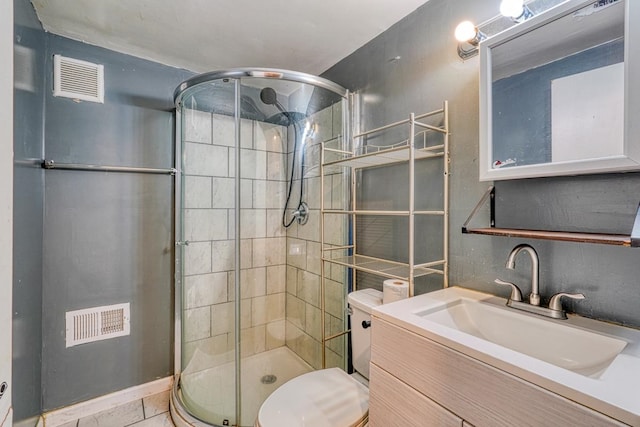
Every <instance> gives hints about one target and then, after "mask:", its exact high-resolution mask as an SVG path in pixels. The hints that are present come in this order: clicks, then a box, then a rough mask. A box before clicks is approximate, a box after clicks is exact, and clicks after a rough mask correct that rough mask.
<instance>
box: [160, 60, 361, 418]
mask: <svg viewBox="0 0 640 427" xmlns="http://www.w3.org/2000/svg"><path fill="white" fill-rule="evenodd" d="M243 78H258V79H274V80H285V81H290V82H296V83H301V84H306V85H310V86H313V87H318V88H322V89H325V90H329V91H331V92H333V93H335V94H336V95H339V96H340V97H341V98H342V101H340V102H342V105H343V123H342V126H343V129H344V130H345V132H346V133H347V134H348V133H349V130H350V125H349V118H350V108H351V106H350V102H349V99H350V96H349V91H348V90H347V89H345V88H343V87H342V86H340V85H338V84H336V83H333V82H331V81H329V80H326V79H323V78H321V77H317V76H313V75H309V74H306V73H301V72H297V71H289V70H281V69H273V68H237V69H231V70H221V71H213V72H209V73H204V74H199V75H196V76H194V77H192V78H190V79H188V80H186V81H185V82H183V83H181V84H180V85H179V86H178V87H177V88H176V90H175V91H174V104H175V108H176V113H175V120H174V123H175V138H176V139H175V142H174V168H175V170H176V174H175V180H174V185H175V188H174V218H175V221H174V227H175V229H174V235H175V237H174V239H175V244H174V260H175V263H174V268H175V270H174V281H175V289H174V298H175V305H174V316H175V320H174V328H175V329H174V385H173V390H172V396H171V400H172V401H173V399H174V398H176V399H177V400H178V402H176V403H177V408H176V409H177V412H178V414H179V415H180V416H181V417H183V418H184V419H185V420H187V421H188V422H190V423H192V424H193V425H202V426H209V425H211V424H208V423H207V422H205V421H203V420H200V419H198V418H196V417H194V416H193V415H191V414H190V413H189V411H188V408H186V407H184V404H183V403H182V402H181V400H180V399H179V398H178V395H177V391H178V388H179V381H180V375H181V373H182V344H183V343H182V332H183V331H182V326H183V325H182V315H183V313H182V311H183V298H182V294H183V280H182V279H183V267H184V246H188V245H189V242H188V241H185V240H184V221H183V176H182V175H183V150H182V148H183V147H182V145H183V135H182V114H183V112H182V109H183V106H182V96H183V94H184V93H185V92H186V91H187V90H188V89H189V88H191V87H194V86H198V85H199V84H202V83H207V82H213V81H218V80H224V79H229V80H232V79H233V80H234V103H235V105H234V126H235V129H234V130H235V134H234V138H235V141H234V142H235V146H234V152H235V159H234V162H235V168H236V169H235V175H234V185H235V192H234V205H235V208H234V220H235V230H234V241H235V242H236V244H235V245H234V260H235V266H234V292H235V295H236V297H235V298H234V328H235V331H240V330H241V315H242V313H241V298H240V295H241V293H240V285H241V279H240V271H241V270H240V261H241V245H240V243H239V242H240V231H241V226H240V212H241V200H240V199H241V193H240V185H241V155H240V153H241V141H240V139H241V112H242V111H241V87H242V80H243ZM179 113H180V114H179ZM178 116H179V117H180V120H177V119H178ZM345 119H346V122H345ZM343 138H349V135H343ZM347 140H348V139H347ZM320 196H321V197H323V196H322V193H321V195H320ZM321 235H322V231H321ZM323 275H324V274H323ZM321 295H322V298H321V305H322V309H321V313H322V316H323V318H324V310H325V307H324V304H325V301H324V280H321ZM321 328H322V340H321V343H322V354H323V358H322V359H323V367H324V351H325V349H324V346H325V335H326V331H325V327H324V322H322V324H321ZM234 335H235V336H234V340H235V342H234V369H235V411H236V413H235V417H236V424H235V425H237V426H239V425H240V422H241V421H242V420H241V409H242V399H241V392H242V388H241V365H240V362H241V358H240V354H241V352H240V351H241V334H240V333H235V334H234ZM252 423H253V422H252ZM214 426H215V425H214Z"/></svg>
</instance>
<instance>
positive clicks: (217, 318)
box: [183, 110, 286, 368]
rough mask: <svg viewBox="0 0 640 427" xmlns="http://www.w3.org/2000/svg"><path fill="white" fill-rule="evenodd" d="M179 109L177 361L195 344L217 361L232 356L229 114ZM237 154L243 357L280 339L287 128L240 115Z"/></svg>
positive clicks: (232, 226) (282, 337)
mask: <svg viewBox="0 0 640 427" xmlns="http://www.w3.org/2000/svg"><path fill="white" fill-rule="evenodd" d="M183 115H184V116H185V119H184V122H183V132H184V139H185V141H186V143H185V146H184V156H185V165H184V169H185V170H184V172H185V175H186V176H185V182H184V188H185V194H184V211H183V214H184V224H185V225H184V239H185V240H187V241H189V245H188V246H186V247H185V258H184V271H185V279H184V284H183V286H184V293H183V295H184V296H183V298H184V301H183V307H184V309H185V310H184V315H183V322H184V329H183V330H184V338H183V341H184V342H185V343H184V349H183V357H184V359H183V360H184V362H183V363H186V364H188V363H189V361H190V360H191V359H192V356H193V355H194V353H195V352H196V350H198V351H199V352H200V354H201V355H205V358H206V359H208V360H210V361H211V363H212V364H219V363H223V362H224V361H229V360H232V359H233V349H234V343H235V334H234V301H235V292H234V237H235V223H234V202H235V200H234V198H235V182H234V176H235V148H234V141H235V131H234V120H233V118H232V117H228V116H222V115H216V114H210V113H205V112H200V111H195V110H186V111H183ZM241 156H242V157H241V171H240V176H241V212H240V217H241V218H240V221H241V281H242V289H241V295H242V296H241V298H242V300H241V319H242V320H241V322H242V330H241V340H242V348H241V351H242V357H246V356H250V355H252V354H256V353H260V352H263V351H266V350H270V349H273V348H277V347H280V346H283V345H284V344H285V277H286V253H285V249H286V234H285V231H284V228H283V227H282V226H281V225H280V221H281V218H280V215H281V209H282V204H283V203H284V200H283V197H284V189H285V185H286V182H285V181H284V180H285V169H286V160H285V159H286V129H285V128H283V127H281V126H276V125H271V124H266V123H262V122H256V121H250V120H244V119H243V120H242V124H241ZM200 363H201V362H199V363H198V365H200ZM207 364H208V363H205V364H204V366H202V365H200V366H201V367H206V365H207ZM185 367H186V366H183V368H185Z"/></svg>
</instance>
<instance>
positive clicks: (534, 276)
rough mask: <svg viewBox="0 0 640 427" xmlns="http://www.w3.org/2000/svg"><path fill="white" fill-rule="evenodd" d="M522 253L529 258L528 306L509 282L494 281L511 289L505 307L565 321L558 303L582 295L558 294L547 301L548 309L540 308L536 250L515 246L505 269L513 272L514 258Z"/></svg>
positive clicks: (579, 297)
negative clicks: (529, 284)
mask: <svg viewBox="0 0 640 427" xmlns="http://www.w3.org/2000/svg"><path fill="white" fill-rule="evenodd" d="M522 251H524V252H526V253H528V254H529V256H530V257H531V294H530V295H529V304H527V303H525V302H522V292H521V291H520V288H518V287H517V286H516V285H514V284H513V283H511V282H505V281H504V280H500V279H496V280H495V283H497V284H498V285H505V286H510V287H511V295H510V296H509V299H508V300H507V306H508V307H512V308H515V309H518V310H523V311H527V312H529V313H534V314H539V315H541V316H547V317H551V318H554V319H566V318H567V314H566V313H565V312H564V310H563V309H562V303H561V302H560V300H561V299H562V297H567V298H572V299H584V295H583V294H569V293H566V292H560V293H557V294H555V295H553V296H552V297H551V299H550V300H549V308H546V307H540V284H539V282H538V277H539V272H540V262H539V259H538V253H537V252H536V250H535V249H533V248H532V247H531V246H529V245H527V244H521V245H518V246H516V247H515V248H513V250H512V251H511V253H510V254H509V257H508V258H507V264H506V268H508V269H510V270H513V269H514V268H515V266H516V257H517V256H518V254H519V253H520V252H522Z"/></svg>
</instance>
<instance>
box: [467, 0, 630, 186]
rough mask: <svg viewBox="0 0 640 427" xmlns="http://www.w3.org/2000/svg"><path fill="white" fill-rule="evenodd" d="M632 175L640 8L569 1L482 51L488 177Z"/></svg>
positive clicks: (620, 2) (483, 175)
mask: <svg viewBox="0 0 640 427" xmlns="http://www.w3.org/2000/svg"><path fill="white" fill-rule="evenodd" d="M630 23H633V24H634V25H635V28H634V25H630ZM632 170H640V1H638V0H615V1H611V0H609V1H594V0H589V1H585V0H569V1H566V2H563V3H561V4H559V5H558V6H556V7H553V8H551V9H549V10H547V11H546V12H544V13H541V14H539V15H537V16H534V17H533V18H531V19H529V20H527V21H525V22H522V23H520V24H517V25H515V26H513V27H511V28H509V29H507V30H505V31H503V32H501V33H498V34H496V35H495V36H493V37H490V38H488V39H487V40H485V41H483V42H482V43H481V44H480V180H482V181H493V180H503V179H516V178H531V177H540V176H556V175H578V174H587V173H602V172H614V171H632Z"/></svg>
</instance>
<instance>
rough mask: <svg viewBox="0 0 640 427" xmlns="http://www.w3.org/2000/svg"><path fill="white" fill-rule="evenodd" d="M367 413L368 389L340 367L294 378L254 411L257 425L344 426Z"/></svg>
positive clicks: (270, 426)
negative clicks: (257, 410) (256, 416)
mask: <svg viewBox="0 0 640 427" xmlns="http://www.w3.org/2000/svg"><path fill="white" fill-rule="evenodd" d="M368 412H369V390H367V388H366V387H365V386H364V385H362V384H360V383H359V382H358V381H356V380H355V379H353V378H351V376H350V375H349V374H347V373H346V372H344V371H343V370H342V369H340V368H330V369H323V370H320V371H314V372H309V373H307V374H304V375H301V376H299V377H296V378H294V379H292V380H290V381H288V382H286V383H285V384H283V385H282V386H281V387H279V388H278V389H277V390H276V391H274V392H273V393H272V394H271V396H269V397H268V398H267V400H265V401H264V403H263V404H262V407H261V408H260V411H259V412H258V422H257V424H256V425H258V426H260V427H272V426H278V427H287V426H292V427H293V426H295V427H302V426H304V427H337V426H339V427H347V426H353V425H357V424H358V423H359V422H360V421H362V420H363V419H364V418H365V417H366V416H367V414H368Z"/></svg>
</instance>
